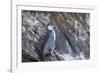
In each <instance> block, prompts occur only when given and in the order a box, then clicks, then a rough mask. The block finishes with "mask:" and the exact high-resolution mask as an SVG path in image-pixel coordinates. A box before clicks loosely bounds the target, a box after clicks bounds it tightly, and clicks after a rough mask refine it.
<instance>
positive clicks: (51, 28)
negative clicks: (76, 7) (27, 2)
mask: <svg viewBox="0 0 100 73" xmlns="http://www.w3.org/2000/svg"><path fill="white" fill-rule="evenodd" d="M47 29H48V30H55V29H56V26H55V25H53V24H49V25H48V27H47Z"/></svg>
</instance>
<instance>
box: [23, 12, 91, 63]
mask: <svg viewBox="0 0 100 73" xmlns="http://www.w3.org/2000/svg"><path fill="white" fill-rule="evenodd" d="M89 22H90V14H89V13H72V12H44V11H29V10H22V62H38V61H62V60H78V59H80V58H76V57H77V55H81V54H80V52H81V53H82V54H83V56H84V58H81V60H82V59H86V60H87V59H90V23H89ZM49 23H52V24H54V25H55V26H56V27H57V29H56V30H55V32H56V48H55V55H54V56H51V55H49V56H47V57H45V58H44V57H43V45H44V41H45V38H46V34H47V26H48V24H49Z"/></svg>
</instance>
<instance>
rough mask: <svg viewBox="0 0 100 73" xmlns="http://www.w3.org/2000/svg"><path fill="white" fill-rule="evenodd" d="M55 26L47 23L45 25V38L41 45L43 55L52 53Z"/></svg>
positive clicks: (54, 40)
mask: <svg viewBox="0 0 100 73" xmlns="http://www.w3.org/2000/svg"><path fill="white" fill-rule="evenodd" d="M55 28H56V26H54V25H53V24H49V25H48V27H47V34H46V39H45V42H44V47H43V55H44V56H48V55H53V54H54V49H55V42H56V33H55Z"/></svg>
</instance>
